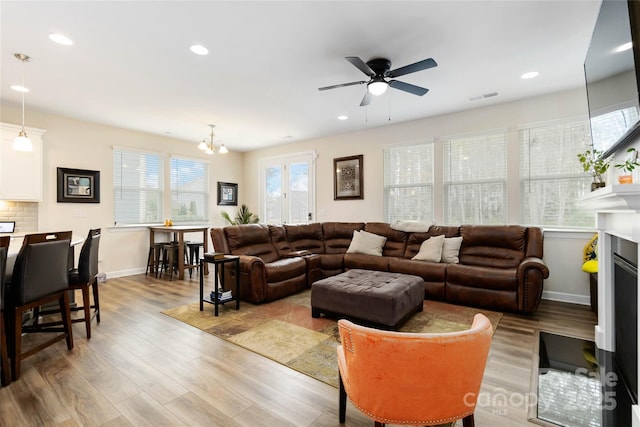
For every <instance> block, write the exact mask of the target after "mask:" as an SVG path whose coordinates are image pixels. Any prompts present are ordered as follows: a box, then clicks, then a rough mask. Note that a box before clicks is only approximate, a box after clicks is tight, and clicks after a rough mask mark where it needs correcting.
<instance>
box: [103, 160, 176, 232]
mask: <svg viewBox="0 0 640 427" xmlns="http://www.w3.org/2000/svg"><path fill="white" fill-rule="evenodd" d="M163 179H164V178H163V162H162V159H161V158H160V157H159V156H158V155H155V154H145V153H139V152H126V151H120V150H114V152H113V191H114V195H113V197H114V204H115V212H114V222H115V224H150V223H157V222H161V221H162V218H163V212H162V204H163V201H162V198H163V193H162V188H163V185H162V182H163Z"/></svg>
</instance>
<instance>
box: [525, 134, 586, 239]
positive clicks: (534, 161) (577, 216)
mask: <svg viewBox="0 0 640 427" xmlns="http://www.w3.org/2000/svg"><path fill="white" fill-rule="evenodd" d="M519 140H520V183H521V185H520V189H521V216H522V223H524V224H534V225H547V226H551V225H553V226H574V227H593V226H594V225H595V218H594V215H593V213H592V212H590V211H588V210H586V209H584V208H583V207H582V206H581V204H580V198H581V197H582V196H583V195H584V194H586V193H587V192H589V191H590V186H591V181H592V178H591V175H589V174H585V173H584V172H583V171H582V166H581V165H580V163H579V162H578V159H577V157H576V155H577V154H578V153H581V152H584V151H585V150H586V149H587V147H589V145H590V143H591V141H590V138H589V124H588V122H586V121H581V122H575V123H567V124H559V125H553V126H542V127H536V128H529V129H521V130H520V131H519Z"/></svg>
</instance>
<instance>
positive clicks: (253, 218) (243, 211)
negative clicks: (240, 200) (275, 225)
mask: <svg viewBox="0 0 640 427" xmlns="http://www.w3.org/2000/svg"><path fill="white" fill-rule="evenodd" d="M222 217H223V218H224V219H225V221H227V222H228V223H229V224H231V225H239V224H257V223H258V222H260V218H259V217H258V216H257V215H254V214H253V213H252V212H251V211H250V210H249V208H248V207H247V205H245V204H243V205H242V206H240V209H238V213H237V214H236V217H235V219H233V220H232V219H231V217H230V216H229V214H228V213H227V212H222Z"/></svg>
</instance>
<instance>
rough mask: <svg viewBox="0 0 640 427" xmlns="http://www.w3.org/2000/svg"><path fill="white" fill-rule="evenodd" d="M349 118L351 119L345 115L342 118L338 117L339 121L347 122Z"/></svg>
mask: <svg viewBox="0 0 640 427" xmlns="http://www.w3.org/2000/svg"><path fill="white" fill-rule="evenodd" d="M348 118H349V117H347V116H344V115H342V116H338V120H347V119H348Z"/></svg>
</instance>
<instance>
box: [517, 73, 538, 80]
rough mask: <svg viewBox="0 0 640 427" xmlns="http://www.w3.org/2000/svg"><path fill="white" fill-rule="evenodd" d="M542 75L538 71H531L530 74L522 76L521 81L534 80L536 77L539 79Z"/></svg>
mask: <svg viewBox="0 0 640 427" xmlns="http://www.w3.org/2000/svg"><path fill="white" fill-rule="evenodd" d="M539 74H540V73H539V72H537V71H529V72H528V73H524V74H523V75H521V76H520V78H521V79H525V80H526V79H532V78H534V77H538V75H539Z"/></svg>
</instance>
